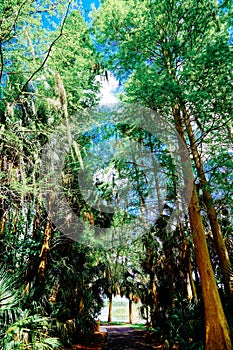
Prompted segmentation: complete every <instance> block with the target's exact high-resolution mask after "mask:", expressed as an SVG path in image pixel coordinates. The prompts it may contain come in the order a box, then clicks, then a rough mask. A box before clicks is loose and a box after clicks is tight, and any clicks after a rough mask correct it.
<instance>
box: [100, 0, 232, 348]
mask: <svg viewBox="0 0 233 350" xmlns="http://www.w3.org/2000/svg"><path fill="white" fill-rule="evenodd" d="M94 17H95V22H94V23H95V26H94V31H95V33H96V35H97V38H98V40H99V43H100V44H104V45H105V46H106V51H107V52H106V57H107V59H108V62H109V65H110V67H112V69H114V70H115V72H116V74H119V76H121V77H122V78H129V79H128V82H127V84H126V91H127V96H128V97H127V99H128V100H130V101H134V102H135V101H139V102H140V103H142V104H144V105H146V106H148V107H150V108H152V109H154V110H156V111H159V112H160V113H161V114H162V115H163V116H164V117H165V118H167V119H168V120H170V121H171V122H173V124H174V126H175V128H176V130H177V131H178V133H179V135H180V136H181V138H182V140H183V142H184V143H185V144H186V145H187V146H188V145H189V146H190V149H191V152H192V155H193V158H194V160H195V162H194V165H195V167H196V170H197V172H198V176H199V177H200V182H201V184H202V187H203V193H204V192H205V196H204V197H205V204H206V207H207V214H208V217H209V220H210V224H211V229H212V232H213V235H214V237H215V242H216V249H217V251H218V255H219V258H220V263H221V267H222V271H223V275H224V281H225V287H226V291H227V292H229V291H230V288H229V286H230V281H229V274H228V273H227V270H228V269H229V260H228V256H227V253H226V248H225V246H224V242H223V238H222V234H221V230H220V227H219V224H218V218H217V215H216V212H215V211H214V207H213V201H212V197H211V195H210V192H209V191H208V189H207V181H206V178H204V177H203V174H204V169H203V167H201V166H200V165H201V163H199V164H198V162H197V160H200V151H199V150H198V148H197V144H196V143H197V140H196V139H193V138H192V136H193V135H192V131H193V130H192V128H195V129H197V128H198V127H199V125H201V126H202V128H203V129H204V130H205V131H207V130H208V132H211V131H212V125H211V121H214V126H215V127H216V125H218V127H219V126H220V125H221V123H222V124H224V123H226V122H227V121H228V120H229V112H230V110H231V100H230V95H229V93H230V86H231V83H230V80H229V79H230V77H229V71H230V70H231V66H232V60H231V51H230V47H229V46H228V39H229V18H230V10H228V11H221V9H220V8H219V6H218V3H217V2H214V1H213V2H211V3H208V4H206V2H204V1H201V2H198V3H196V2H194V1H192V0H190V1H184V2H182V3H176V2H175V1H150V2H146V1H137V2H136V4H135V2H134V4H133V3H131V2H130V1H129V2H127V3H126V2H125V1H120V2H116V1H114V0H109V1H104V2H103V4H102V6H101V7H100V9H99V10H97V11H96V12H95V13H94ZM221 48H223V52H224V64H223V61H218V66H219V69H218V70H216V69H215V68H213V67H215V63H216V57H217V56H218V55H221V54H222V51H221V50H222V49H221ZM119 68H120V69H119ZM197 77H198V79H196V78H197ZM213 81H214V84H215V89H214V90H215V91H216V90H218V95H217V96H216V94H214V93H213V91H214V90H213V87H212V86H211V84H210V82H212V84H213ZM217 112H218V113H219V115H221V119H219V118H217V117H216V113H217ZM197 115H198V117H199V118H197V117H196V119H195V116H197ZM191 125H192V128H190V126H191ZM186 135H187V137H188V140H189V143H188V142H187V141H186ZM195 152H196V153H195ZM182 161H183V162H184V164H185V163H186V162H187V159H182ZM190 176H192V174H190ZM189 216H190V225H191V228H192V232H193V239H194V245H195V251H196V257H197V263H198V267H199V272H200V275H201V282H202V292H203V297H204V303H205V318H206V348H207V349H211V348H220V349H224V348H227V349H230V348H231V342H230V337H229V331H228V326H227V322H226V319H225V316H224V312H223V309H222V306H221V301H220V298H219V295H218V291H217V287H216V283H215V280H214V274H213V270H212V267H211V262H210V258H209V255H208V249H207V245H206V238H205V230H204V225H203V221H202V217H201V215H200V206H199V200H198V197H197V193H196V188H195V185H194V188H193V195H192V198H191V201H190V204H189ZM206 273H207V274H206ZM210 285H211V287H210ZM212 293H213V295H212ZM210 299H211V300H212V302H211V303H210ZM213 313H214V314H216V315H218V316H217V322H216V321H215V322H213V317H212V315H213ZM216 334H218V336H216Z"/></svg>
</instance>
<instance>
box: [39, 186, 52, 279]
mask: <svg viewBox="0 0 233 350" xmlns="http://www.w3.org/2000/svg"><path fill="white" fill-rule="evenodd" d="M54 198H55V194H54V193H50V194H49V212H48V217H47V222H46V225H45V230H44V237H43V244H42V248H41V252H40V262H39V267H38V277H39V281H40V282H42V281H43V280H44V278H45V271H46V267H47V262H48V254H49V243H50V239H51V232H52V221H51V220H52V206H53V202H54Z"/></svg>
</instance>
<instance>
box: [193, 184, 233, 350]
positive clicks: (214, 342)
mask: <svg viewBox="0 0 233 350" xmlns="http://www.w3.org/2000/svg"><path fill="white" fill-rule="evenodd" d="M189 214H190V225H191V229H192V233H193V240H194V247H195V254H196V259H197V266H198V270H199V273H200V278H201V287H202V295H203V300H204V308H205V329H206V350H214V349H216V350H231V349H232V347H231V338H230V332H229V327H228V324H227V320H226V317H225V314H224V311H223V308H222V304H221V300H220V296H219V293H218V289H217V286H216V283H215V278H214V272H213V269H212V265H211V262H210V256H209V251H208V247H207V242H206V237H205V230H204V226H203V222H202V218H201V215H200V206H199V202H198V197H197V191H196V187H195V186H194V188H193V195H192V198H191V201H190V205H189Z"/></svg>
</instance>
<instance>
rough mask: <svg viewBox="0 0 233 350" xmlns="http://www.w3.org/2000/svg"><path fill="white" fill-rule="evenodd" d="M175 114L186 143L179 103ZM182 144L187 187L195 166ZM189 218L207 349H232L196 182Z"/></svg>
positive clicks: (181, 150)
mask: <svg viewBox="0 0 233 350" xmlns="http://www.w3.org/2000/svg"><path fill="white" fill-rule="evenodd" d="M173 115H174V119H175V124H176V130H177V132H178V133H179V135H180V137H181V138H182V140H183V143H184V144H185V145H186V140H185V135H184V129H183V124H182V120H181V116H180V107H179V105H178V104H176V105H175V106H174V108H173ZM179 146H180V156H181V161H182V166H183V173H184V182H185V186H186V187H187V186H189V185H190V180H191V179H193V174H192V172H191V169H190V171H189V166H188V164H189V163H190V159H188V156H187V155H186V154H185V153H184V152H183V148H184V147H183V144H182V142H180V141H179ZM192 181H193V180H192ZM189 218H190V226H191V231H192V234H193V241H194V248H195V254H196V260H197V266H198V270H199V274H200V279H201V287H202V295H203V301H204V309H205V331H206V350H214V349H216V350H231V348H232V347H231V338H230V332H229V327H228V324H227V320H226V317H225V314H224V311H223V307H222V304H221V300H220V296H219V293H218V289H217V286H216V282H215V277H214V272H213V269H212V265H211V261H210V256H209V251H208V247H207V242H206V236H205V229H204V225H203V222H202V217H201V214H200V205H199V200H198V196H197V191H196V186H195V185H193V191H192V197H191V200H190V203H189Z"/></svg>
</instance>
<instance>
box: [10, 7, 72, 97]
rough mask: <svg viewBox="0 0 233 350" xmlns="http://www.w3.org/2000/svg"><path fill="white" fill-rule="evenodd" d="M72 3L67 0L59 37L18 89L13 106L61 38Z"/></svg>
mask: <svg viewBox="0 0 233 350" xmlns="http://www.w3.org/2000/svg"><path fill="white" fill-rule="evenodd" d="M71 3H72V0H69V3H68V6H67V9H66V13H65V16H64V18H63V21H62V25H61V30H60V33H59V35H58V36H57V37H56V38H55V39H54V40H53V42H52V43H51V44H50V46H49V49H48V51H47V54H46V56H45V58H44V60H43V62H42V63H41V65H40V66H39V67H38V68H37V69H36V70H35V71H34V72H33V73H32V74H31V76H30V77H29V78H28V79H27V81H26V82H25V83H24V85H23V86H22V88H21V89H20V92H19V93H18V95H17V96H16V98H15V100H14V102H13V104H15V102H16V101H17V100H18V99H19V97H20V95H21V94H22V93H23V90H24V89H25V88H26V87H27V85H28V84H29V83H30V81H31V80H32V79H33V78H34V77H35V75H36V74H37V73H38V72H39V71H40V70H41V69H42V68H43V67H44V65H45V63H46V62H47V60H48V58H49V56H50V53H51V50H52V48H53V46H54V45H55V44H56V42H57V41H58V40H59V39H60V38H61V36H62V34H63V29H64V26H65V22H66V19H67V17H68V14H69V9H70V5H71Z"/></svg>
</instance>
